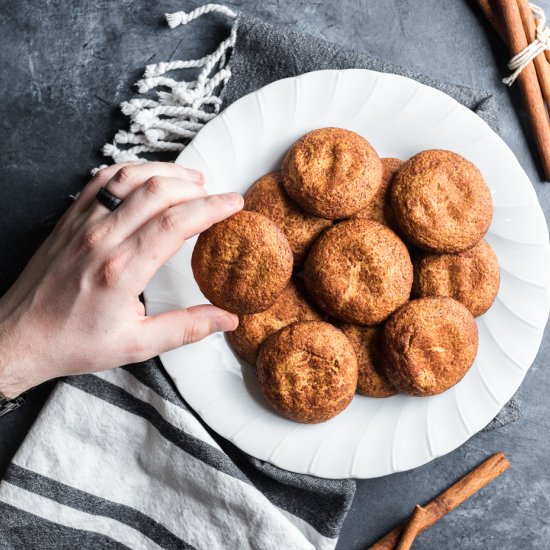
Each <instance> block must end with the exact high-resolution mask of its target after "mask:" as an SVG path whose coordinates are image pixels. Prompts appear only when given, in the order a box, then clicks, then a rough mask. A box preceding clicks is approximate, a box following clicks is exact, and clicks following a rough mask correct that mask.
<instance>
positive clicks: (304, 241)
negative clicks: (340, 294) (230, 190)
mask: <svg viewBox="0 0 550 550" xmlns="http://www.w3.org/2000/svg"><path fill="white" fill-rule="evenodd" d="M244 208H245V210H252V211H254V212H258V213H259V214H263V215H264V216H265V217H266V218H269V219H270V220H271V221H273V222H274V223H275V224H276V225H277V227H278V228H279V229H280V230H281V231H282V232H283V233H284V234H285V235H286V238H287V239H288V242H289V243H290V247H291V248H292V252H293V254H294V265H295V267H298V266H300V265H302V262H303V261H304V258H305V255H306V253H307V251H308V250H309V247H310V246H311V244H312V243H313V241H314V240H315V239H316V238H317V236H318V235H319V233H321V231H323V229H326V228H327V227H329V226H330V225H332V221H330V220H325V219H323V218H318V217H316V216H311V215H310V214H308V213H307V212H304V210H302V209H301V208H300V207H299V206H298V205H297V204H295V203H294V202H292V200H290V197H289V196H288V195H287V194H286V191H285V190H284V187H283V184H282V182H281V175H280V172H271V173H270V174H266V175H265V176H262V177H261V178H260V179H259V180H257V181H256V182H255V183H254V184H253V185H252V187H250V189H249V190H248V191H247V192H246V194H245V196H244Z"/></svg>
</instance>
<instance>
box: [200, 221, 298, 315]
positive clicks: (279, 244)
mask: <svg viewBox="0 0 550 550" xmlns="http://www.w3.org/2000/svg"><path fill="white" fill-rule="evenodd" d="M292 262H293V258H292V250H291V248H290V245H289V244H288V240H287V238H286V237H285V236H284V235H283V233H282V231H281V230H280V229H279V228H278V227H277V226H276V225H275V224H274V223H273V222H272V221H271V220H269V219H267V218H266V217H265V216H262V215H261V214H258V213H256V212H245V211H241V212H237V213H236V214H234V215H233V216H231V217H230V218H227V219H226V220H223V221H222V222H219V223H216V224H214V225H213V226H212V227H211V228H210V229H207V230H206V231H205V232H204V233H201V235H200V236H199V238H198V240H197V244H196V245H195V249H194V250H193V256H192V258H191V267H192V268H193V275H194V276H195V280H196V281H197V284H198V285H199V288H200V289H201V291H202V293H203V294H204V295H205V296H206V298H208V299H209V300H210V301H211V302H212V303H213V304H214V305H216V306H218V307H221V308H223V309H226V310H228V311H232V312H234V313H243V314H244V313H257V312H260V311H264V310H266V309H267V308H268V307H270V306H271V305H273V303H274V302H275V300H277V298H278V297H279V295H280V294H281V292H283V290H284V289H285V287H286V286H287V284H288V281H289V279H290V276H291V274H292Z"/></svg>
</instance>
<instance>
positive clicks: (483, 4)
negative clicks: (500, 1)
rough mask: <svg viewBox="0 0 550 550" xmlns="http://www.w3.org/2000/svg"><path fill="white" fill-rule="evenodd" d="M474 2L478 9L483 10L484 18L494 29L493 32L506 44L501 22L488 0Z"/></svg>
mask: <svg viewBox="0 0 550 550" xmlns="http://www.w3.org/2000/svg"><path fill="white" fill-rule="evenodd" d="M476 4H477V5H478V6H479V8H480V10H481V11H482V12H483V15H484V16H485V19H487V21H489V23H490V24H491V27H493V29H495V32H496V33H497V34H498V35H499V36H500V38H501V40H502V41H503V42H504V43H505V44H506V35H505V34H504V31H503V30H502V23H501V22H500V19H499V18H498V15H497V14H496V13H495V10H493V6H492V5H491V2H490V0H476Z"/></svg>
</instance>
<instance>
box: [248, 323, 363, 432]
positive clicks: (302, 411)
mask: <svg viewBox="0 0 550 550" xmlns="http://www.w3.org/2000/svg"><path fill="white" fill-rule="evenodd" d="M256 375H257V378H258V382H259V384H260V389H261V391H262V393H263V395H264V396H265V397H266V399H267V400H268V401H269V403H270V404H271V405H272V406H273V408H274V409H275V410H276V411H277V412H278V413H279V414H281V415H283V416H286V417H287V418H290V419H291V420H295V421H296V422H304V423H308V424H314V423H317V422H324V421H325V420H329V419H330V418H332V417H334V416H336V415H337V414H338V413H340V412H342V411H343V410H344V409H345V408H346V407H347V406H348V405H349V403H350V402H351V400H352V398H353V394H354V393H355V390H356V388H357V360H356V359H355V353H354V352H353V348H352V346H351V344H350V342H349V340H348V339H347V338H346V337H345V336H344V334H343V333H342V332H341V331H339V330H338V329H337V328H335V327H333V326H332V325H330V324H329V323H323V322H318V321H305V322H301V323H294V324H292V325H289V326H287V327H285V328H283V329H282V330H280V331H279V332H276V333H275V334H272V335H271V336H270V337H269V338H268V339H267V340H266V341H265V342H264V343H263V344H262V347H261V348H260V354H259V356H258V361H257V363H256Z"/></svg>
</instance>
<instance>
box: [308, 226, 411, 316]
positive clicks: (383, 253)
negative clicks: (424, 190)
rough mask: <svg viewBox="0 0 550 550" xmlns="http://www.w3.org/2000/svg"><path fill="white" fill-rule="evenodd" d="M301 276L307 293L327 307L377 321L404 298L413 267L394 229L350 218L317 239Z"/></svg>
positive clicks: (337, 313)
mask: <svg viewBox="0 0 550 550" xmlns="http://www.w3.org/2000/svg"><path fill="white" fill-rule="evenodd" d="M304 276H305V282H306V287H307V289H308V292H309V294H310V295H311V297H312V298H313V300H314V301H315V302H316V303H317V305H318V306H319V307H321V308H322V309H323V310H325V311H326V312H327V313H329V314H330V315H332V316H334V317H337V318H338V319H341V320H342V321H347V322H348V323H354V324H359V325H376V324H378V323H381V322H382V321H384V319H386V318H387V317H388V316H389V315H391V313H393V312H394V311H395V310H396V309H397V308H398V307H400V306H402V305H403V304H404V303H405V302H406V301H407V300H408V299H409V296H410V292H411V286H412V281H413V268H412V263H411V259H410V257H409V252H408V251H407V247H406V246H405V245H404V244H403V242H402V241H401V240H400V239H399V237H397V235H396V234H395V233H394V232H393V231H391V230H390V229H388V228H387V227H384V226H383V225H381V224H379V223H376V222H373V221H371V220H349V221H345V222H341V223H339V224H337V225H335V226H334V227H331V228H330V229H328V230H327V231H325V233H323V234H322V235H321V236H320V237H319V239H317V241H316V242H315V244H314V245H313V247H312V249H311V252H310V253H309V255H308V257H307V259H306V262H305V266H304Z"/></svg>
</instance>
